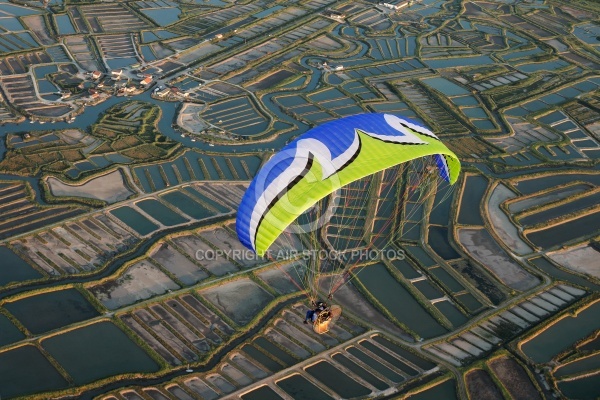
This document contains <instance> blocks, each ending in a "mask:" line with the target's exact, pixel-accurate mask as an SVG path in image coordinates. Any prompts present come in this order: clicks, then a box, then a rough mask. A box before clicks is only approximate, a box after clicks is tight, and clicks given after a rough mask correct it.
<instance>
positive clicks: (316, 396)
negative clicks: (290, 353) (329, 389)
mask: <svg viewBox="0 0 600 400" xmlns="http://www.w3.org/2000/svg"><path fill="white" fill-rule="evenodd" d="M276 384H277V386H279V387H280V388H281V389H282V390H283V391H284V392H286V393H287V394H289V395H290V396H292V398H293V399H294V400H333V398H332V397H331V396H329V395H328V394H327V393H325V392H324V391H322V390H321V389H319V388H318V387H317V386H315V385H314V384H313V383H311V382H310V381H309V380H307V379H306V378H305V377H303V376H302V375H299V374H294V375H292V376H290V377H287V378H285V379H282V380H280V381H277V382H276Z"/></svg>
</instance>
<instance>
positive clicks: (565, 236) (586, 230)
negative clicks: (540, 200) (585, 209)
mask: <svg viewBox="0 0 600 400" xmlns="http://www.w3.org/2000/svg"><path fill="white" fill-rule="evenodd" d="M598 227H600V211H598V210H597V211H595V212H593V213H591V214H587V215H583V216H580V217H578V218H575V219H572V220H570V221H567V222H563V223H561V224H558V225H553V226H552V227H550V228H547V229H543V230H541V231H536V232H530V233H527V234H526V236H527V239H529V240H531V242H532V243H534V244H535V245H537V246H539V247H542V248H544V249H547V248H550V247H553V246H556V245H560V244H564V243H567V242H569V241H571V240H575V239H577V238H580V237H587V236H590V235H594V234H595V233H597V232H598Z"/></svg>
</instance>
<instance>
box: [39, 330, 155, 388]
mask: <svg viewBox="0 0 600 400" xmlns="http://www.w3.org/2000/svg"><path fill="white" fill-rule="evenodd" d="M42 346H43V347H44V349H45V350H46V351H48V353H50V355H51V356H52V357H53V358H54V359H55V360H56V361H58V363H59V364H60V365H61V366H62V367H63V368H64V369H65V370H66V371H67V373H68V374H69V375H71V377H72V378H73V382H74V383H75V384H76V385H82V384H85V383H89V382H93V381H96V380H98V379H102V378H107V377H109V376H115V375H121V374H126V373H144V372H156V371H158V370H159V369H160V366H159V365H158V364H157V363H156V361H154V360H153V359H152V358H151V357H150V356H149V355H148V354H147V353H146V352H145V351H144V350H142V348H141V347H138V345H137V344H135V343H134V342H133V341H132V340H131V339H130V338H129V337H128V336H127V335H126V334H125V333H124V332H123V331H122V330H120V329H119V328H117V326H116V325H114V324H113V323H112V322H108V321H103V322H98V323H95V324H92V325H88V326H85V327H83V328H78V329H75V330H72V331H69V332H65V333H62V334H60V335H57V336H53V337H50V338H48V339H45V340H44V341H42Z"/></svg>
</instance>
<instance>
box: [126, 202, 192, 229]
mask: <svg viewBox="0 0 600 400" xmlns="http://www.w3.org/2000/svg"><path fill="white" fill-rule="evenodd" d="M135 205H136V206H138V207H139V208H140V209H141V210H143V211H144V212H145V213H147V214H148V215H150V216H152V218H154V219H156V220H157V221H159V222H160V223H162V224H164V225H166V226H173V225H179V224H183V223H185V222H188V219H186V218H184V217H182V216H181V215H180V214H177V213H176V212H175V211H173V210H172V209H170V208H169V207H167V206H166V205H164V204H163V203H161V202H159V201H157V200H153V199H147V200H142V201H139V202H137V203H135Z"/></svg>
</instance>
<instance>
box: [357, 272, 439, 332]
mask: <svg viewBox="0 0 600 400" xmlns="http://www.w3.org/2000/svg"><path fill="white" fill-rule="evenodd" d="M358 279H359V281H360V283H361V284H363V285H364V286H365V288H366V289H367V290H368V291H369V292H370V293H371V295H372V296H374V297H375V298H376V299H377V300H378V301H379V302H380V303H381V304H382V305H383V307H385V308H386V309H387V310H388V311H389V312H390V313H391V314H392V315H393V316H394V317H396V318H397V319H398V321H400V322H401V323H403V324H405V325H406V326H408V327H409V328H410V329H412V330H413V331H415V332H416V333H417V334H418V335H420V336H422V337H425V338H428V337H433V336H438V335H441V334H444V333H445V332H446V329H445V328H444V327H442V326H441V325H440V324H439V323H438V322H437V321H436V320H435V319H434V318H433V317H432V316H431V315H430V314H429V313H428V312H427V310H425V308H424V307H423V306H422V305H421V304H420V303H419V302H418V301H417V300H415V298H414V297H413V296H412V295H411V294H410V292H408V290H407V289H405V288H404V286H402V285H401V284H400V283H399V282H398V281H396V279H395V278H394V277H393V276H392V275H391V274H390V273H389V272H388V270H387V269H386V267H385V266H384V265H383V264H375V265H372V266H369V267H366V268H364V269H363V270H362V271H361V272H360V274H359V275H358Z"/></svg>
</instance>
